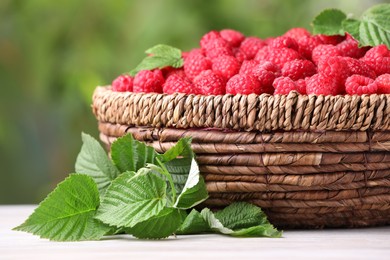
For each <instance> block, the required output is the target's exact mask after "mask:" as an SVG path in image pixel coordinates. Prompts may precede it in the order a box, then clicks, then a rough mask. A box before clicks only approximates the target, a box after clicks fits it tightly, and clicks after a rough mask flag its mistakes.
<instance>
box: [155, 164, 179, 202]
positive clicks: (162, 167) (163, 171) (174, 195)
mask: <svg viewBox="0 0 390 260" xmlns="http://www.w3.org/2000/svg"><path fill="white" fill-rule="evenodd" d="M156 160H157V162H158V164H159V165H160V167H161V169H162V172H161V174H163V175H164V176H165V177H167V179H168V182H169V185H170V186H171V189H172V201H173V202H175V201H176V189H175V185H174V184H173V179H172V176H171V174H170V173H169V172H168V170H167V167H165V165H164V164H163V163H162V162H161V161H160V159H159V158H156Z"/></svg>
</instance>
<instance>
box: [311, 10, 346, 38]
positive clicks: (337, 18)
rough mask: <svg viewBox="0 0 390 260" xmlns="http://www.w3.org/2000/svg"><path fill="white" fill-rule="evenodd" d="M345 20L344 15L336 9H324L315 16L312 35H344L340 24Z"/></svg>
mask: <svg viewBox="0 0 390 260" xmlns="http://www.w3.org/2000/svg"><path fill="white" fill-rule="evenodd" d="M346 18H347V16H346V15H345V13H343V12H342V11H340V10H338V9H325V10H324V11H322V12H321V13H320V14H319V15H317V16H316V17H315V18H314V20H313V22H312V26H313V33H314V34H325V35H336V34H340V35H344V30H343V27H342V22H343V21H344V20H345V19H346Z"/></svg>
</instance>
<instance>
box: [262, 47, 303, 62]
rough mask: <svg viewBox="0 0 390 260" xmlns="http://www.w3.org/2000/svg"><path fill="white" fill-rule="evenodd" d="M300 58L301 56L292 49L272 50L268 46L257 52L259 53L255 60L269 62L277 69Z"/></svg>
mask: <svg viewBox="0 0 390 260" xmlns="http://www.w3.org/2000/svg"><path fill="white" fill-rule="evenodd" d="M300 58H301V56H300V55H299V53H298V52H296V51H294V50H293V49H289V48H272V47H270V46H266V47H264V48H262V49H261V50H259V52H258V53H257V54H256V57H255V60H256V61H258V62H262V61H270V62H272V63H275V64H276V65H278V66H279V67H283V65H284V64H285V63H286V62H288V61H291V60H295V59H300Z"/></svg>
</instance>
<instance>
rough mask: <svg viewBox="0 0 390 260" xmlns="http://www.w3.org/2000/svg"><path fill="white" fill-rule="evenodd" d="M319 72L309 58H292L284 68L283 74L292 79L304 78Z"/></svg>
mask: <svg viewBox="0 0 390 260" xmlns="http://www.w3.org/2000/svg"><path fill="white" fill-rule="evenodd" d="M316 73H317V69H316V66H315V65H314V64H313V62H311V61H308V60H292V61H289V62H286V63H285V64H284V65H283V68H282V75H283V76H284V77H289V78H291V79H292V80H294V81H295V80H298V79H304V78H306V77H310V76H312V75H314V74H316Z"/></svg>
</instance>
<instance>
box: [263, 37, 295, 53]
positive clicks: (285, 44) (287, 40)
mask: <svg viewBox="0 0 390 260" xmlns="http://www.w3.org/2000/svg"><path fill="white" fill-rule="evenodd" d="M269 46H271V47H272V48H290V49H293V50H295V51H298V48H299V45H298V43H297V41H296V40H294V39H293V38H291V37H287V36H279V37H276V38H274V39H272V40H271V42H270V44H269Z"/></svg>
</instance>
